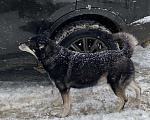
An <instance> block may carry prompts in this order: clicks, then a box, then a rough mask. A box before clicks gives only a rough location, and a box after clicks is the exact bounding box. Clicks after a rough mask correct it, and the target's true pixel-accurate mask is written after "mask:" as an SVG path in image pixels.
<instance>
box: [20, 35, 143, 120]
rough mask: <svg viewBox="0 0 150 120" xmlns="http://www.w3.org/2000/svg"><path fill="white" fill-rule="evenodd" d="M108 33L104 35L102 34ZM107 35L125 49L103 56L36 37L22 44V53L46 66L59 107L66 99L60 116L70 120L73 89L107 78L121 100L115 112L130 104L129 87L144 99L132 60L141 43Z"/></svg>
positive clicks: (130, 36) (103, 54)
mask: <svg viewBox="0 0 150 120" xmlns="http://www.w3.org/2000/svg"><path fill="white" fill-rule="evenodd" d="M102 34H104V33H102ZM105 34H107V36H108V38H107V40H108V39H109V40H110V41H113V42H114V41H122V42H123V43H124V47H123V49H121V50H107V51H103V52H99V53H79V52H74V51H70V50H68V49H67V48H64V47H62V46H59V45H58V44H56V43H55V42H54V41H52V40H50V39H48V38H47V37H45V36H35V37H32V38H31V39H30V40H28V42H24V43H20V45H19V48H20V50H22V51H26V52H29V53H31V54H33V55H34V56H35V57H36V58H37V59H38V60H39V61H40V62H41V63H42V64H43V67H44V68H45V70H46V71H47V73H48V74H49V76H50V77H51V78H52V80H53V81H54V83H55V85H56V87H57V88H58V89H59V92H60V94H59V96H58V99H57V100H56V104H55V105H57V103H59V102H60V100H61V97H62V100H63V105H64V109H63V111H62V112H61V113H60V114H58V115H57V116H58V117H66V116H67V115H68V114H69V110H70V98H69V96H70V88H71V87H73V88H85V87H91V86H94V85H97V84H98V83H100V82H102V78H104V77H105V78H106V82H107V83H108V84H109V85H110V87H111V89H112V90H113V91H114V93H115V95H116V96H118V97H119V98H120V100H121V104H120V106H119V107H118V108H117V109H116V110H115V111H116V112H119V111H121V110H122V109H123V107H124V105H125V103H126V102H127V97H126V95H125V89H126V87H127V86H128V85H130V86H132V87H133V88H134V90H135V91H136V95H137V96H136V97H137V98H138V99H140V91H141V88H140V86H139V85H138V84H137V83H135V81H134V74H135V70H134V66H133V62H132V61H131V59H130V58H131V57H132V54H133V51H134V49H135V46H136V45H137V40H136V39H135V37H133V36H132V35H130V34H128V33H116V34H108V33H105Z"/></svg>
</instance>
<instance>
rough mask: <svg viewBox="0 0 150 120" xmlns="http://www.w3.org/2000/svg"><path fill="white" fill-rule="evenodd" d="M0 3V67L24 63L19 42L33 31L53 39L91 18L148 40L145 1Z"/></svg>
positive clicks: (19, 0) (8, 0)
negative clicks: (72, 26) (71, 24)
mask: <svg viewBox="0 0 150 120" xmlns="http://www.w3.org/2000/svg"><path fill="white" fill-rule="evenodd" d="M0 6H1V7H0V18H1V19H0V36H1V38H0V62H1V63H0V67H1V68H3V69H1V70H4V69H5V68H7V67H6V66H16V65H17V66H18V65H20V64H21V63H23V62H24V60H21V61H20V57H23V56H25V54H24V53H22V52H20V51H19V49H18V43H19V42H23V41H26V40H28V38H29V37H32V36H34V35H37V34H45V35H47V36H48V37H49V38H51V39H55V36H56V34H57V33H58V32H59V30H60V29H62V28H64V27H65V26H67V25H68V24H69V23H72V22H75V21H80V20H86V21H88V20H92V21H96V22H97V23H100V24H101V25H102V26H105V28H107V29H108V30H109V31H110V32H112V33H116V32H120V31H125V32H128V33H131V34H133V35H134V36H135V37H136V38H137V39H138V41H139V44H142V43H145V42H147V41H149V40H150V34H149V31H150V17H149V16H150V1H149V0H13V1H12V0H1V2H0ZM68 41H69V40H68ZM61 42H62V41H61ZM17 58H19V62H18V59H17ZM34 61H35V60H34ZM12 64H13V65H12ZM8 68H9V67H8Z"/></svg>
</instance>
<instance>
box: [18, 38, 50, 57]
mask: <svg viewBox="0 0 150 120" xmlns="http://www.w3.org/2000/svg"><path fill="white" fill-rule="evenodd" d="M48 43H49V39H48V38H47V37H45V36H35V37H31V38H30V39H29V40H28V41H27V42H23V43H19V49H20V50H21V51H26V52H29V53H31V54H32V55H34V56H35V57H36V58H38V57H39V54H40V53H41V51H44V49H45V48H46V46H47V45H48Z"/></svg>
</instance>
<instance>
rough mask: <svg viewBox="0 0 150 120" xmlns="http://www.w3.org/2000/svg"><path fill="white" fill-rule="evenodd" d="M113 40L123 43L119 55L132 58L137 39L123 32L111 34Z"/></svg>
mask: <svg viewBox="0 0 150 120" xmlns="http://www.w3.org/2000/svg"><path fill="white" fill-rule="evenodd" d="M113 40H114V41H117V42H120V41H121V42H123V48H122V49H121V53H122V54H124V55H126V56H127V57H128V58H131V57H132V54H133V52H134V49H135V47H136V46H137V44H138V41H137V39H136V38H135V37H134V36H133V35H131V34H129V33H125V32H120V33H116V34H113Z"/></svg>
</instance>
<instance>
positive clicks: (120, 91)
mask: <svg viewBox="0 0 150 120" xmlns="http://www.w3.org/2000/svg"><path fill="white" fill-rule="evenodd" d="M120 81H122V80H121V75H120V74H119V75H115V74H110V75H108V84H109V85H110V87H111V89H112V91H113V92H114V93H115V95H116V96H117V97H118V98H119V99H120V100H121V104H120V105H119V107H118V108H117V109H115V110H113V111H112V112H120V111H121V110H122V109H123V108H124V105H125V103H126V102H127V101H128V99H127V97H126V95H125V88H126V86H123V85H121V84H122V83H121V82H120Z"/></svg>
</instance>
